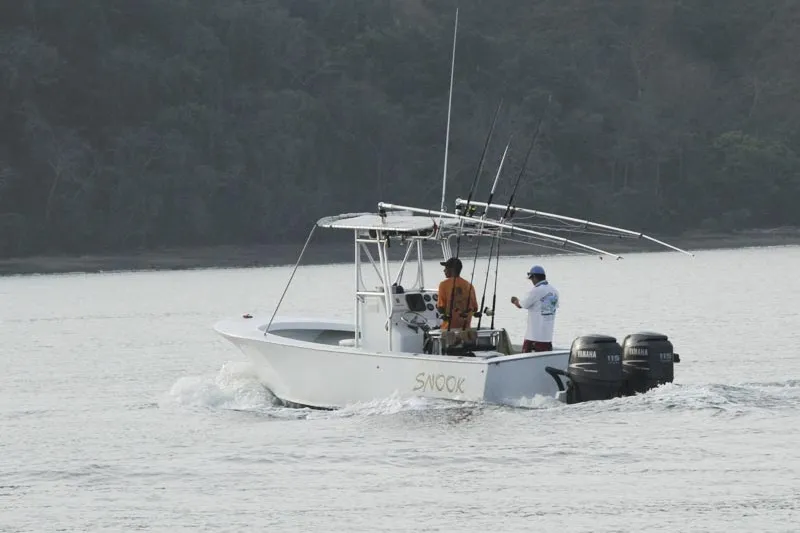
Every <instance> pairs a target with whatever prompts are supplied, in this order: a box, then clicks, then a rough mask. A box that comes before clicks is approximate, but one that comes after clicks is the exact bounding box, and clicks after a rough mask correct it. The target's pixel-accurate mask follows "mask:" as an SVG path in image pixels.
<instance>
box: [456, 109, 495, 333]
mask: <svg viewBox="0 0 800 533" xmlns="http://www.w3.org/2000/svg"><path fill="white" fill-rule="evenodd" d="M502 106H503V99H502V98H501V99H500V103H498V104H497V109H495V111H494V117H492V125H491V127H490V128H489V133H488V135H487V136H486V141H484V143H483V152H481V159H480V161H478V169H477V171H476V172H475V178H473V180H472V185H471V186H470V188H469V194H468V196H467V203H466V206H465V207H464V211H463V213H464V214H465V215H466V216H469V214H470V212H469V204H470V202H471V201H472V195H473V194H474V193H475V188H476V187H477V186H478V180H479V179H480V176H481V171H482V170H483V163H484V161H486V151H487V150H488V148H489V143H490V142H491V140H492V135H494V127H495V125H496V124H497V117H498V115H499V114H500V108H501V107H502ZM463 228H464V219H459V222H458V230H457V231H456V253H455V255H453V256H452V257H455V258H456V259H458V254H459V252H460V251H461V233H462V230H463ZM473 272H474V268H473ZM456 277H457V276H456ZM455 293H456V279H455V277H454V278H453V286H452V288H451V289H450V301H449V302H448V303H449V308H448V311H447V317H448V318H447V331H450V329H451V328H452V325H453V305H454V303H455V302H454V300H455ZM467 307H469V295H467Z"/></svg>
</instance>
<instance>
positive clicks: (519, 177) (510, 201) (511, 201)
mask: <svg viewBox="0 0 800 533" xmlns="http://www.w3.org/2000/svg"><path fill="white" fill-rule="evenodd" d="M552 100H553V95H552V94H549V95H548V96H547V105H546V106H545V108H544V111H542V115H541V116H540V117H539V123H538V124H537V125H536V132H535V133H534V134H533V139H532V140H531V145H530V146H529V147H528V152H527V153H526V154H525V160H524V161H523V162H522V168H520V169H519V175H517V181H516V182H515V183H514V188H513V189H511V196H510V197H509V198H508V205H507V206H506V211H505V213H504V214H503V217H502V219H501V220H503V221H504V222H505V220H506V218H508V214H509V212H510V211H511V206H512V205H513V204H514V196H515V195H516V194H517V187H519V182H520V181H521V180H522V175H523V174H524V173H525V167H526V166H527V165H528V158H529V157H530V155H531V151H533V147H534V146H535V145H536V140H537V139H538V138H539V133H541V131H542V122H543V121H544V117H545V115H547V110H548V109H549V107H550V102H551V101H552Z"/></svg>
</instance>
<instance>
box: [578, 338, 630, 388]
mask: <svg viewBox="0 0 800 533" xmlns="http://www.w3.org/2000/svg"><path fill="white" fill-rule="evenodd" d="M567 374H568V376H569V379H570V386H569V388H568V389H567V403H579V402H587V401H593V400H608V399H611V398H616V397H618V396H621V395H622V394H623V392H624V386H625V375H624V374H623V372H622V348H621V347H620V345H619V343H618V342H617V339H616V338H614V337H611V336H609V335H584V336H581V337H578V338H576V339H575V340H574V341H572V346H571V347H570V354H569V367H568V369H567Z"/></svg>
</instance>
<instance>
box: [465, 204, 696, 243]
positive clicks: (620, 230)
mask: <svg viewBox="0 0 800 533" xmlns="http://www.w3.org/2000/svg"><path fill="white" fill-rule="evenodd" d="M463 203H465V202H464V200H462V199H460V198H459V199H456V205H460V204H463ZM472 204H473V205H475V206H477V207H483V208H485V209H486V210H487V211H488V210H489V209H502V210H505V213H506V215H510V216H507V217H504V218H511V217H513V216H514V214H515V213H517V212H519V213H525V214H528V215H533V216H537V217H541V218H549V219H551V220H559V221H562V222H572V223H574V224H578V225H580V226H583V227H585V228H596V229H602V230H606V231H613V232H617V233H619V234H621V235H620V236H622V235H625V236H628V237H634V238H637V239H644V240H647V241H650V242H653V243H655V244H659V245H661V246H664V247H665V248H669V249H670V250H674V251H676V252H680V253H682V254H686V255H688V256H691V257H694V254H693V253H691V252H688V251H686V250H683V249H682V248H678V247H677V246H673V245H671V244H668V243H666V242H664V241H660V240H658V239H656V238H654V237H651V236H649V235H645V234H644V233H641V232H638V231H631V230H628V229H625V228H618V227H616V226H609V225H607V224H599V223H597V222H591V221H589V220H584V219H580V218H574V217H568V216H564V215H557V214H555V213H548V212H546V211H536V210H535V209H525V208H522V207H515V206H511V205H508V206H505V205H499V204H492V203H489V202H487V203H483V202H472ZM571 229H574V228H571Z"/></svg>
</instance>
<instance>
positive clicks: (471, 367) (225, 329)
mask: <svg viewBox="0 0 800 533" xmlns="http://www.w3.org/2000/svg"><path fill="white" fill-rule="evenodd" d="M267 323H268V319H265V318H264V317H257V316H256V317H252V318H233V319H228V320H223V321H221V322H218V323H217V324H216V325H215V326H214V329H215V330H216V331H217V333H219V334H220V335H221V336H222V337H224V338H226V339H227V340H228V341H230V342H231V343H233V344H234V345H235V346H236V347H237V348H239V350H240V351H241V352H242V353H243V354H244V355H245V356H247V358H248V359H249V360H250V361H251V362H252V363H253V365H254V367H255V370H256V373H257V375H258V378H259V381H260V382H261V383H262V384H263V385H264V386H265V387H266V388H267V389H269V391H270V392H271V393H272V394H273V395H275V397H276V398H277V399H279V400H280V401H282V402H285V403H287V404H294V405H298V406H305V407H313V408H320V409H338V408H342V407H345V406H347V405H353V404H359V403H366V402H371V401H375V400H382V399H386V398H391V397H399V398H413V397H422V398H438V399H446V400H454V401H462V402H482V403H489V404H498V405H519V404H520V403H521V402H524V401H526V400H532V399H533V398H535V397H536V396H544V397H548V398H556V396H557V393H558V387H557V384H556V382H555V381H554V380H553V379H552V377H551V376H550V375H548V374H547V372H546V371H545V367H548V366H549V367H553V368H559V369H563V370H566V369H567V365H568V361H569V350H568V349H557V350H553V351H551V352H539V353H524V354H513V355H503V354H496V355H495V356H493V357H492V356H491V355H492V354H485V353H480V352H479V353H478V356H476V357H471V356H464V357H459V356H451V355H431V354H409V353H400V352H388V351H387V352H377V351H366V350H361V349H358V348H355V347H352V346H347V344H348V341H347V340H348V336H349V337H351V338H352V335H353V331H354V328H353V325H352V324H351V323H347V322H339V321H320V320H314V319H302V318H300V319H296V318H283V319H276V320H274V321H273V322H272V325H271V326H270V332H269V333H268V334H266V335H265V334H264V330H265V328H266V324H267ZM340 343H341V344H340Z"/></svg>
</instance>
